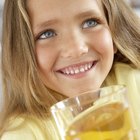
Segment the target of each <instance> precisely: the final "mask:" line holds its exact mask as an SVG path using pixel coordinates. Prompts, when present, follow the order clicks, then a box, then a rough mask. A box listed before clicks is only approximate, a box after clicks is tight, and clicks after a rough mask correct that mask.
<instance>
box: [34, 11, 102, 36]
mask: <svg viewBox="0 0 140 140" xmlns="http://www.w3.org/2000/svg"><path fill="white" fill-rule="evenodd" d="M91 15H93V16H95V17H101V16H102V15H99V13H98V12H96V11H95V10H94V9H92V10H84V11H83V12H80V13H79V14H77V15H75V16H74V19H81V18H84V17H88V16H91ZM58 22H59V19H50V20H47V21H44V22H42V23H39V24H37V25H36V26H35V27H34V33H35V35H36V34H37V31H38V30H40V29H44V28H45V27H47V26H51V25H54V24H57V23H58Z"/></svg>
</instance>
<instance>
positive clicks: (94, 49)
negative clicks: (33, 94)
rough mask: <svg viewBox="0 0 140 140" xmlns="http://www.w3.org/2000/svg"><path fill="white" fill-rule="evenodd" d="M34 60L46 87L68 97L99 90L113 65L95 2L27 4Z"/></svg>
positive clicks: (38, 0) (66, 0)
mask: <svg viewBox="0 0 140 140" xmlns="http://www.w3.org/2000/svg"><path fill="white" fill-rule="evenodd" d="M28 8H29V14H30V17H31V24H32V29H33V33H34V36H35V39H36V42H35V45H36V58H37V62H38V66H39V70H40V71H41V73H42V80H43V81H44V83H45V84H46V86H47V87H49V88H51V89H53V90H55V91H57V92H59V93H62V94H64V95H67V96H69V97H70V96H74V95H75V94H80V93H81V92H85V91H87V90H94V89H96V88H99V87H100V86H101V84H102V83H103V81H104V79H105V78H106V76H107V75H108V73H109V71H110V69H111V67H112V62H113V57H114V49H113V43H112V37H111V34H110V31H109V27H108V25H107V22H106V19H105V16H104V14H103V12H102V10H101V9H100V8H101V7H100V6H99V3H97V1H96V0H29V1H28Z"/></svg>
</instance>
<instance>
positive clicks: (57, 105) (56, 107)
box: [50, 84, 126, 111]
mask: <svg viewBox="0 0 140 140" xmlns="http://www.w3.org/2000/svg"><path fill="white" fill-rule="evenodd" d="M111 88H112V89H115V88H116V90H115V91H113V92H111V93H108V94H105V95H103V96H101V94H100V92H101V91H103V90H104V91H105V90H107V89H111ZM122 89H126V86H125V85H123V84H116V85H110V86H104V87H100V88H99V89H95V90H89V91H86V92H83V93H81V94H79V95H76V96H73V97H70V98H67V99H64V100H62V101H59V102H57V103H55V104H54V105H52V106H51V107H50V111H58V110H62V109H66V108H69V107H70V106H72V105H66V103H68V102H70V101H71V102H72V101H73V102H76V100H77V99H80V98H83V97H85V95H87V96H88V95H92V96H93V95H95V101H96V99H97V97H98V98H99V97H101V98H106V97H108V96H109V95H113V94H115V93H116V92H117V91H120V90H122ZM93 93H94V94H93ZM95 93H96V94H95ZM75 105H76V104H73V106H75Z"/></svg>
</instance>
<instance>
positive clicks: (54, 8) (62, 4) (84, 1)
mask: <svg viewBox="0 0 140 140" xmlns="http://www.w3.org/2000/svg"><path fill="white" fill-rule="evenodd" d="M27 7H28V12H29V14H30V15H31V17H32V18H33V17H34V16H35V17H37V15H38V16H42V14H46V15H47V16H50V17H52V16H59V15H61V16H62V15H64V16H68V15H73V14H75V13H77V12H82V11H86V10H89V9H93V10H94V11H96V12H97V13H100V12H102V11H103V10H102V8H101V2H100V0H28V1H27Z"/></svg>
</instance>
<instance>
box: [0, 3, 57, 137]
mask: <svg viewBox="0 0 140 140" xmlns="http://www.w3.org/2000/svg"><path fill="white" fill-rule="evenodd" d="M3 13H4V14H3V33H2V81H3V109H2V112H1V114H2V115H0V116H1V118H0V134H2V131H3V130H4V129H5V127H4V126H6V125H5V124H6V123H5V122H6V120H8V119H9V118H10V117H11V116H13V115H20V114H24V113H26V114H31V115H36V116H41V117H43V116H45V114H47V112H48V110H49V107H50V106H51V105H52V104H54V103H55V102H56V101H58V100H57V98H59V97H57V96H58V95H56V96H55V97H54V96H53V94H51V93H50V92H49V90H48V89H47V88H46V87H45V86H44V84H43V82H42V81H41V79H40V77H39V72H38V70H37V64H36V59H35V49H34V38H33V34H32V29H31V26H30V21H29V16H28V13H27V10H26V5H25V0H5V5H4V12H3ZM54 94H55V93H54Z"/></svg>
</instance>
